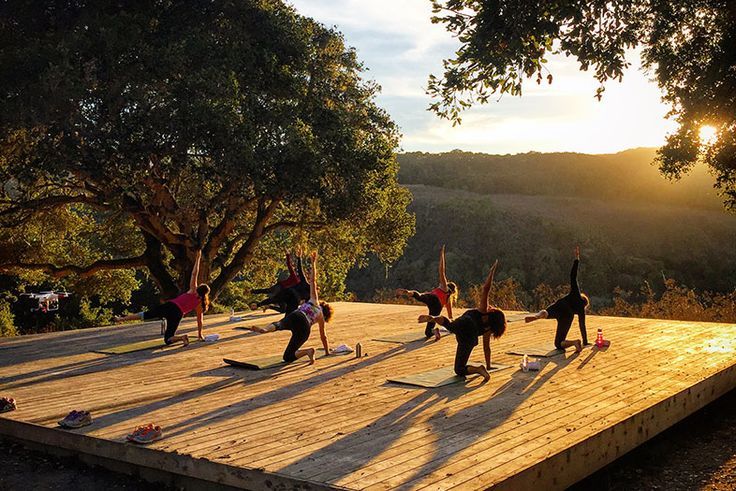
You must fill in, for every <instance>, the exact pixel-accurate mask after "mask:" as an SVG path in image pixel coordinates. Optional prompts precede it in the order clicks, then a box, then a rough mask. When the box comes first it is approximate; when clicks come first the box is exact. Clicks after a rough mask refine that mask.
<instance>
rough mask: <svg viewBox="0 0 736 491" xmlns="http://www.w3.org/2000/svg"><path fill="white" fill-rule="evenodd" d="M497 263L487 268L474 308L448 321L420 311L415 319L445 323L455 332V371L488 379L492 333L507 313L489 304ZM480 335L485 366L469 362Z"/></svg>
mask: <svg viewBox="0 0 736 491" xmlns="http://www.w3.org/2000/svg"><path fill="white" fill-rule="evenodd" d="M497 267H498V260H497V261H496V262H494V263H493V266H491V270H490V271H489V272H488V276H487V277H486V281H485V283H484V284H483V290H482V291H481V297H480V302H479V305H478V308H477V309H470V310H468V311H466V312H465V313H464V314H463V315H461V316H460V317H458V318H457V319H456V320H454V321H451V320H450V319H448V318H447V317H443V316H433V315H420V316H419V318H418V322H420V323H422V322H436V323H437V324H439V325H440V326H444V327H446V328H447V330H448V331H450V332H451V333H453V334H454V335H455V340H456V341H457V351H456V352H455V373H456V374H457V375H460V376H465V375H468V374H471V373H478V374H480V375H482V376H483V379H484V380H488V379H489V378H490V375H489V374H488V370H489V369H490V368H491V337H493V338H494V339H497V338H500V337H501V336H502V335H503V333H504V332H506V314H504V312H503V310H501V309H499V308H496V307H489V306H488V294H489V292H490V291H491V285H493V275H494V274H495V272H496V268H497ZM434 329H435V337H436V338H438V339H439V334H440V333H439V328H437V327H435V328H434ZM479 337H482V338H483V354H484V355H485V362H486V364H485V366H483V365H478V366H475V365H468V360H469V359H470V354H471V353H472V352H473V348H475V347H476V346H477V345H478V338H479Z"/></svg>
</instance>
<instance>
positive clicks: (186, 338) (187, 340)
mask: <svg viewBox="0 0 736 491" xmlns="http://www.w3.org/2000/svg"><path fill="white" fill-rule="evenodd" d="M182 342H183V343H184V347H185V348H186V347H187V346H189V335H187V334H185V335H184V337H183V338H182Z"/></svg>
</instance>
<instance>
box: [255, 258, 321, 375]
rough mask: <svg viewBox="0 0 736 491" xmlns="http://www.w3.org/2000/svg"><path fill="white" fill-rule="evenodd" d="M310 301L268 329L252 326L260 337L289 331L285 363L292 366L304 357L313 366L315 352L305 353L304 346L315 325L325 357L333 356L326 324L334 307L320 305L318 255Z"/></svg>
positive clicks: (306, 349)
mask: <svg viewBox="0 0 736 491" xmlns="http://www.w3.org/2000/svg"><path fill="white" fill-rule="evenodd" d="M308 283H309V292H310V295H309V300H307V301H306V302H304V303H303V304H301V305H300V306H299V307H298V308H297V309H296V310H294V311H293V312H291V313H289V314H287V315H286V316H285V317H284V318H283V319H281V320H280V321H278V322H273V323H271V324H269V325H268V326H266V327H258V326H252V327H251V328H250V329H251V330H253V331H256V332H259V333H262V334H263V333H269V332H274V331H290V332H291V339H289V344H288V345H287V346H286V349H285V350H284V355H283V356H284V361H287V362H292V361H294V360H296V359H298V358H301V357H303V356H308V357H309V364H310V365H311V364H312V363H314V354H315V350H314V348H305V349H302V346H303V345H304V343H306V342H307V340H308V339H309V335H310V333H311V330H312V325H313V324H315V323H317V324H319V335H320V339H321V340H322V347H323V348H324V350H325V353H326V354H329V353H330V344H329V340H328V339H327V331H326V329H325V323H327V322H329V321H330V319H331V318H332V307H331V306H330V304H328V303H326V302H320V301H319V293H318V288H317V253H316V252H313V253H312V268H311V270H310V272H309V280H308Z"/></svg>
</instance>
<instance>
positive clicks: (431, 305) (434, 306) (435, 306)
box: [412, 292, 442, 338]
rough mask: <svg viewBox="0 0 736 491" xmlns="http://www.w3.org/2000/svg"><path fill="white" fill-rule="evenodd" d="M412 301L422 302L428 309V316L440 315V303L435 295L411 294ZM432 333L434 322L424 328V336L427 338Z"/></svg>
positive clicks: (428, 323)
mask: <svg viewBox="0 0 736 491" xmlns="http://www.w3.org/2000/svg"><path fill="white" fill-rule="evenodd" d="M412 297H414V300H416V301H418V302H422V303H423V304H425V305H426V306H427V308H428V309H429V315H440V314H441V313H442V303H441V302H440V299H439V298H437V295H435V294H434V293H421V294H420V293H417V292H414V293H413V294H412ZM433 331H434V322H427V327H425V328H424V335H425V336H427V337H428V338H431V337H432V334H433Z"/></svg>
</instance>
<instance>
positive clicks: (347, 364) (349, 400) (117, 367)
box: [0, 303, 736, 490]
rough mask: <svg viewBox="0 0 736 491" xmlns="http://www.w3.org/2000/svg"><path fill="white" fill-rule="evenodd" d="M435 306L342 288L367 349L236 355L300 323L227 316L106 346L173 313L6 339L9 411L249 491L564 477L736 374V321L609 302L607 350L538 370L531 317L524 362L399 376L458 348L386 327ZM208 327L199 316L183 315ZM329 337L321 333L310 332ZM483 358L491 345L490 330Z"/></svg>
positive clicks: (60, 439) (346, 337)
mask: <svg viewBox="0 0 736 491" xmlns="http://www.w3.org/2000/svg"><path fill="white" fill-rule="evenodd" d="M423 311H424V310H423V309H422V308H421V307H419V306H416V307H415V306H398V305H372V304H360V303H339V304H336V314H335V319H334V321H333V322H332V324H330V327H329V334H330V340H331V343H332V345H333V346H336V345H337V344H339V343H342V342H345V343H348V344H350V345H354V344H355V343H356V342H357V341H361V342H362V343H363V349H364V351H365V352H367V354H368V356H365V357H363V358H361V359H355V358H354V357H352V356H340V357H330V358H326V359H321V360H318V361H317V363H316V364H315V365H314V366H308V365H307V364H305V363H295V364H292V365H289V366H287V367H285V368H282V369H274V370H265V371H246V370H238V369H235V368H231V367H227V366H225V365H224V364H223V363H222V359H223V358H235V359H240V358H253V357H259V356H263V355H270V354H278V353H281V352H282V350H283V348H284V346H285V344H286V340H287V339H288V333H274V334H266V335H258V334H254V333H251V332H247V331H242V330H236V329H233V327H235V326H236V325H239V324H230V323H228V322H227V319H226V317H224V316H222V317H214V318H209V319H208V329H207V332H209V333H218V334H220V336H221V339H220V341H218V342H216V343H211V344H210V343H197V344H193V345H191V346H190V347H188V348H186V349H185V348H181V347H171V348H166V349H163V350H156V351H142V352H137V353H131V354H123V355H102V354H97V353H93V352H92V351H91V350H93V349H99V348H103V347H108V346H111V345H116V344H125V343H129V342H134V341H140V340H143V339H147V338H151V337H156V336H158V335H159V327H158V325H157V324H145V325H141V324H138V325H131V326H126V327H107V328H98V329H91V330H84V331H75V332H65V333H56V334H47V335H38V336H29V337H23V338H14V339H7V340H2V341H0V395H7V396H13V397H15V398H16V399H17V400H18V402H19V406H20V407H19V409H18V410H17V411H15V412H12V413H7V414H5V415H2V416H3V417H0V434H5V435H8V436H11V437H15V438H19V439H23V440H26V441H30V442H35V443H37V444H41V445H46V446H55V447H59V448H64V449H67V450H71V451H73V452H79V453H83V454H91V455H97V456H99V457H100V458H102V459H105V460H107V461H111V462H114V461H118V462H122V463H126V464H127V465H132V466H134V467H138V468H141V469H143V468H154V469H158V470H159V471H164V472H168V473H171V474H175V475H183V476H190V477H193V478H197V479H200V480H202V481H212V482H217V483H220V484H224V485H228V486H237V487H245V488H250V489H266V488H271V489H288V488H300V489H322V488H346V489H371V490H377V489H395V488H400V489H442V490H444V489H455V488H457V489H482V488H487V487H491V486H496V487H498V488H499V489H531V487H532V486H536V488H537V489H560V488H564V487H565V486H567V485H570V484H571V483H574V482H576V481H577V480H579V479H581V478H583V477H585V476H586V475H588V474H590V473H592V472H594V471H596V470H597V469H599V468H601V467H602V466H604V465H606V464H608V463H610V462H611V461H613V460H615V459H616V458H617V457H619V456H620V455H622V454H623V453H625V452H627V451H629V450H630V449H632V448H633V447H635V446H637V445H639V444H640V443H642V442H644V441H646V440H647V439H649V438H651V437H653V436H654V435H655V434H657V433H658V432H660V431H662V430H664V429H666V428H667V427H669V426H671V425H672V424H674V423H676V422H677V421H679V420H680V419H682V418H683V417H685V416H687V415H688V414H690V413H692V412H694V411H695V410H697V409H699V408H700V407H702V406H704V405H705V404H707V403H708V402H710V401H712V400H714V399H716V398H717V397H719V396H720V395H722V394H724V393H725V392H727V391H729V390H731V389H732V388H734V387H736V325H726V324H713V323H699V322H672V321H659V320H645V319H624V318H610V317H592V316H591V317H589V321H588V324H589V326H590V327H589V330H590V333H589V334H590V336H591V338H593V339H595V330H596V329H597V328H598V327H602V328H603V330H604V333H605V335H606V338H608V339H610V340H611V341H612V345H611V347H610V348H609V349H608V350H606V351H597V350H592V349H586V350H584V351H583V353H582V354H580V355H573V354H570V353H568V354H566V355H562V356H557V357H554V358H551V359H549V360H547V361H546V362H543V363H544V368H543V370H542V371H541V372H536V373H535V372H528V373H524V372H522V371H520V370H518V368H516V367H517V365H518V362H519V357H515V356H511V355H506V354H505V352H506V351H507V350H509V349H511V348H512V347H519V346H525V345H527V346H531V345H534V344H539V342H540V341H545V340H551V339H552V338H553V337H554V324H553V321H539V322H536V323H534V324H529V325H525V324H523V322H522V323H518V322H517V323H512V324H510V325H509V329H508V331H507V334H506V335H505V336H504V337H503V338H502V339H501V340H498V341H494V342H492V350H493V359H494V361H495V362H498V363H505V364H510V365H513V368H512V369H508V370H505V371H502V372H498V373H495V374H493V376H492V378H491V381H490V382H488V383H486V384H482V383H481V381H480V379H471V380H469V381H468V382H466V383H465V384H456V385H452V386H447V387H442V388H440V389H420V388H409V387H404V386H397V385H393V384H388V383H386V382H385V381H386V379H387V378H388V377H390V376H397V375H405V374H411V373H415V372H420V371H425V370H429V369H433V368H439V367H441V366H445V365H451V364H452V361H453V357H454V353H455V347H456V343H455V340H454V338H453V337H452V336H450V337H448V338H443V339H442V340H441V341H440V342H439V343H427V344H423V343H415V344H413V345H397V344H389V343H382V342H372V341H370V339H371V338H372V337H375V336H378V335H386V334H390V333H395V332H400V331H406V330H409V329H421V327H420V326H418V325H417V324H416V316H417V315H418V314H419V313H422V312H423ZM276 318H277V317H276V316H257V317H256V318H255V319H256V322H258V323H262V324H265V323H266V322H267V321H268V320H273V319H276ZM193 329H194V325H193V322H192V321H191V320H189V321H187V322H185V323H184V324H183V330H184V331H191V330H193ZM576 330H577V325H576V324H575V325H573V329H572V331H571V332H572V335H575V334H576ZM315 331H316V330H315ZM318 344H319V338H318V336H317V335H316V332H314V331H313V333H312V338H311V339H310V341H309V342H308V345H311V346H314V347H317V346H318ZM473 360H474V361H480V360H482V348H481V347H480V346H478V347H477V348H476V350H475V351H474V353H473V357H472V358H471V361H473ZM82 408H84V409H89V410H91V411H92V413H93V416H94V418H95V422H94V424H93V425H92V426H88V427H86V428H83V429H80V430H74V431H65V430H60V429H56V421H57V420H59V419H60V418H62V417H63V416H64V415H65V414H66V413H67V412H68V411H70V410H71V409H82ZM148 422H156V423H157V424H159V425H161V426H162V427H163V428H164V432H165V437H164V438H163V439H162V440H160V441H158V442H156V443H154V444H152V445H150V446H149V447H146V448H140V447H135V446H133V445H131V444H126V443H123V439H124V436H125V435H126V434H127V433H128V432H129V431H130V430H132V429H133V427H134V426H136V425H139V424H144V423H148Z"/></svg>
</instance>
